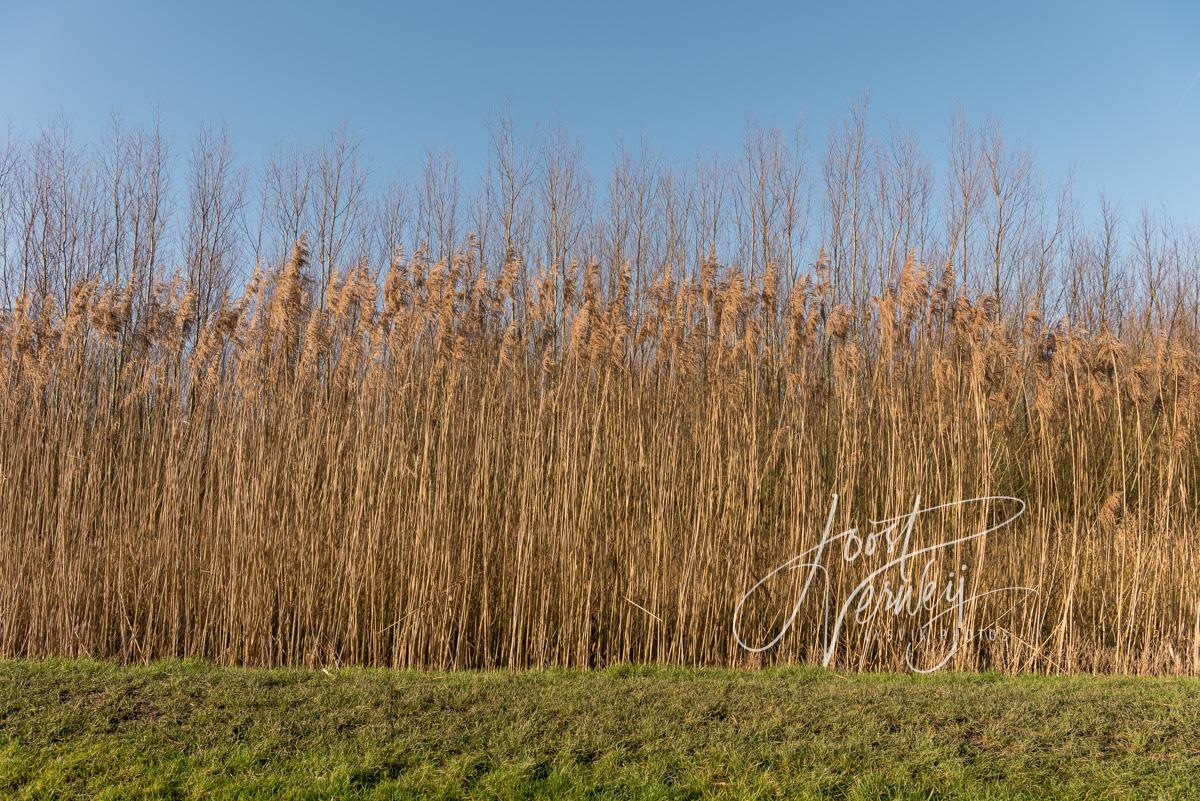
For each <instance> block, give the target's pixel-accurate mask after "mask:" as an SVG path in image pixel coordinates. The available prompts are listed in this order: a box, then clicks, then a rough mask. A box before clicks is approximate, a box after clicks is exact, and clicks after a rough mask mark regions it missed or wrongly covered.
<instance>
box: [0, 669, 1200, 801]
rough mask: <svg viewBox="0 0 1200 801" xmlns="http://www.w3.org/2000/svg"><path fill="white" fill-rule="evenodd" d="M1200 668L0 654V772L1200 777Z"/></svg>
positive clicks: (74, 792) (139, 782)
mask: <svg viewBox="0 0 1200 801" xmlns="http://www.w3.org/2000/svg"><path fill="white" fill-rule="evenodd" d="M1197 730H1200V681H1197V680H1194V679H1182V678H1150V677H1139V678H1121V677H1099V676H1069V677H1065V676H1063V677H1035V676H1015V677H1013V676H1000V675H997V674H986V673H985V674H955V673H948V674H938V675H933V676H924V677H918V676H912V675H904V674H882V673H880V674H870V673H866V674H856V675H849V676H847V675H840V674H836V673H832V672H826V671H821V670H816V669H810V668H787V669H784V668H780V669H771V670H764V671H729V670H686V669H678V668H652V667H636V668H634V667H627V666H620V667H615V668H609V669H605V670H600V671H562V670H551V671H533V672H449V673H438V672H417V671H387V670H379V669H362V668H354V669H337V670H329V671H325V670H310V669H292V668H287V669H272V670H262V669H249V668H224V667H215V666H211V665H208V664H205V663H200V662H190V661H189V662H161V663H153V664H151V665H149V666H137V667H123V666H117V665H115V664H111V663H101V662H90V661H44V662H37V661H12V662H3V663H0V795H3V797H5V798H19V799H63V798H102V799H133V798H206V799H209V798H216V799H220V798H239V799H254V798H287V799H388V798H443V799H459V798H464V799H468V798H469V799H485V798H504V799H508V798H555V799H573V798H579V799H583V798H614V799H618V798H619V799H674V798H681V799H682V798H727V799H735V798H736V799H743V798H745V799H750V798H799V799H817V798H836V799H883V798H887V799H892V798H900V799H924V800H927V799H1058V798H1061V799H1090V798H1096V799H1100V798H1112V799H1118V798H1129V799H1133V798H1137V799H1148V798H1196V797H1198V796H1200V744H1198V743H1197V742H1196V739H1195V736H1194V735H1195V732H1196V731H1197Z"/></svg>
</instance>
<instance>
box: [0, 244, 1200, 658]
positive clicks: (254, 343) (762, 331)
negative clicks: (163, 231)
mask: <svg viewBox="0 0 1200 801" xmlns="http://www.w3.org/2000/svg"><path fill="white" fill-rule="evenodd" d="M311 273H312V270H311V269H310V264H309V253H308V247H307V241H306V239H305V238H304V237H302V238H301V239H300V241H299V242H298V243H297V244H296V246H295V248H294V251H293V252H292V254H291V255H290V257H289V258H287V259H286V260H285V261H283V263H281V264H280V265H278V266H277V267H275V268H273V269H266V270H260V271H258V272H256V273H255V274H254V276H253V277H252V278H251V280H250V281H249V282H248V283H247V285H246V287H245V289H244V291H243V292H241V293H238V294H237V295H235V296H227V297H226V298H225V299H224V301H223V302H222V303H220V304H219V308H218V309H216V310H215V312H214V313H212V314H211V315H209V316H208V318H207V319H206V320H204V321H203V322H198V321H197V320H196V318H195V309H196V304H195V299H194V297H193V296H192V295H191V293H189V291H188V290H187V289H186V288H185V287H186V285H185V283H184V282H182V281H178V280H177V281H174V282H165V283H160V284H157V285H156V286H155V287H154V288H153V291H152V292H151V294H150V296H149V297H148V298H146V299H145V300H144V302H140V303H138V302H135V299H134V290H133V288H132V284H130V283H125V284H122V283H119V282H107V283H105V282H100V281H95V280H92V281H86V282H82V283H80V284H79V285H77V286H76V287H75V288H74V290H73V292H72V294H71V296H70V298H69V301H68V302H67V303H65V304H57V303H55V302H54V301H53V299H52V297H51V296H48V295H47V296H42V297H33V296H30V295H25V296H22V297H21V298H20V300H19V301H18V302H17V304H16V305H15V307H14V308H13V309H12V310H11V311H10V312H9V313H7V314H6V315H5V316H4V318H3V322H2V323H0V653H2V654H4V655H5V656H22V657H37V656H49V655H67V656H88V657H94V658H112V659H119V660H127V661H143V660H150V659H157V658H163V657H201V658H205V659H210V660H215V661H217V662H222V663H237V664H248V665H266V666H273V665H289V664H298V665H327V664H364V665H387V666H396V667H436V668H494V667H506V668H518V667H530V666H550V665H563V666H596V665H602V664H607V663H612V662H665V663H685V664H704V665H761V664H767V663H779V662H815V661H820V659H821V657H822V652H821V640H820V636H819V635H820V633H821V613H820V610H819V609H818V607H817V605H816V604H815V599H816V598H817V597H818V594H817V593H816V592H813V593H812V595H811V599H813V600H812V602H805V603H804V604H803V605H801V607H800V610H799V614H798V615H797V618H796V621H795V625H794V627H793V628H792V629H791V630H790V631H789V632H788V633H787V635H786V636H784V637H783V638H782V639H781V640H780V641H779V643H778V644H777V645H776V646H775V647H774V648H772V649H769V650H766V651H763V652H761V653H751V652H749V651H747V650H746V649H744V648H742V647H741V646H740V645H739V644H738V642H737V640H736V638H735V637H734V636H733V629H732V620H733V617H734V613H735V607H736V605H737V603H738V601H739V599H740V598H741V597H742V596H743V594H744V593H745V592H746V590H748V589H749V588H750V587H751V586H752V585H753V584H754V583H755V582H756V581H757V580H758V579H760V578H762V577H763V576H765V575H767V574H768V573H769V572H770V571H771V570H772V569H773V568H774V567H776V566H778V565H780V564H782V563H784V562H785V561H786V560H788V559H789V558H791V557H792V556H794V555H796V554H798V553H801V552H802V551H803V550H804V549H806V548H809V547H810V546H812V545H813V544H815V542H816V541H817V539H818V538H819V536H820V533H821V530H822V527H823V525H824V523H825V519H826V515H827V514H828V509H829V507H830V500H831V494H832V493H835V492H836V493H838V495H839V497H840V502H839V505H838V508H837V511H836V513H835V514H834V520H833V523H834V525H835V528H837V529H838V530H840V529H841V528H844V527H849V526H853V525H858V524H859V523H861V522H862V521H864V520H867V519H870V518H872V517H874V518H881V517H884V516H887V515H899V514H903V513H904V512H905V511H907V510H908V508H909V506H910V505H911V504H912V502H913V498H914V497H915V496H917V495H920V496H921V497H922V498H923V499H925V500H926V502H927V503H944V502H948V501H952V500H955V499H965V498H972V497H980V496H989V495H1003V496H1015V497H1018V498H1021V499H1023V500H1024V501H1025V502H1026V503H1027V507H1028V508H1027V511H1026V513H1025V514H1024V515H1022V516H1021V517H1020V518H1018V519H1017V520H1016V521H1014V522H1012V523H1011V524H1009V525H1008V526H1006V527H1005V528H1004V529H1002V530H998V531H996V532H993V533H991V534H989V535H987V536H986V537H983V538H981V539H978V540H974V541H972V542H971V543H969V545H964V546H962V547H961V548H960V549H958V550H957V551H956V552H954V553H947V554H944V558H943V559H942V560H941V561H940V562H939V565H940V567H941V568H949V569H955V568H954V565H955V564H957V563H959V562H963V563H968V562H969V563H970V567H971V570H973V571H974V572H973V574H972V576H973V578H972V581H973V582H975V583H976V585H977V586H978V587H980V588H983V589H987V588H998V587H1009V586H1025V587H1031V588H1035V589H1036V590H1037V594H1036V595H1028V596H1026V597H1024V599H1023V600H1022V601H1021V602H1020V603H1019V604H1016V605H1015V606H1014V605H1013V604H1012V603H1005V604H1000V603H999V602H997V603H996V604H989V602H980V603H978V604H972V605H971V606H970V607H969V609H968V615H969V617H968V619H967V620H966V621H965V623H966V625H968V626H976V625H978V626H983V625H990V624H995V625H997V626H1001V627H1002V628H1003V631H1004V633H1005V635H1006V636H1005V637H1004V638H1003V640H999V639H997V640H992V639H990V638H988V637H978V638H975V639H972V640H970V641H968V642H965V643H963V644H962V645H961V647H960V648H958V649H957V651H956V652H955V653H954V655H953V657H952V659H951V660H950V662H949V663H948V664H949V665H950V666H952V667H957V668H967V669H970V668H992V669H999V670H1013V671H1018V670H1020V671H1028V670H1032V671H1047V672H1060V671H1061V672H1071V671H1121V672H1134V673H1196V672H1198V671H1200V580H1198V579H1197V576H1198V575H1200V571H1198V570H1197V567H1198V565H1197V531H1196V524H1197V512H1196V506H1195V502H1194V492H1193V489H1194V487H1195V482H1196V470H1197V467H1198V461H1197V451H1196V443H1195V428H1196V422H1197V416H1198V414H1200V365H1198V361H1197V349H1196V346H1195V338H1194V336H1192V334H1191V333H1190V331H1189V329H1187V328H1186V327H1184V326H1182V325H1175V326H1173V327H1172V328H1171V329H1170V330H1155V329H1153V328H1151V327H1149V326H1141V327H1139V326H1133V325H1128V326H1124V328H1123V330H1122V331H1121V334H1120V335H1119V336H1118V335H1117V334H1115V333H1113V332H1112V331H1110V330H1107V329H1099V330H1098V331H1096V332H1092V333H1089V332H1086V331H1083V330H1082V329H1081V328H1080V327H1078V326H1075V325H1072V324H1071V323H1070V321H1067V320H1056V321H1054V322H1047V321H1044V320H1043V319H1041V314H1040V312H1039V310H1038V309H1037V308H1036V307H1031V308H1030V309H1013V310H1011V311H1006V312H1005V311H1001V309H1000V307H999V304H998V303H997V301H996V298H995V297H993V296H991V295H986V294H972V293H969V292H968V291H967V290H966V289H965V288H964V287H961V286H957V285H956V283H955V280H954V270H953V266H952V265H945V266H944V269H943V268H942V267H939V268H937V269H929V268H927V267H926V266H925V265H922V264H921V263H919V262H918V261H917V259H916V258H915V257H910V258H909V259H908V260H907V261H906V262H905V264H904V267H903V269H902V271H901V272H900V274H899V276H897V278H896V280H895V281H894V282H892V283H891V284H889V285H888V286H886V287H884V288H883V289H882V290H881V291H880V292H879V294H878V295H877V296H875V297H874V298H872V299H871V300H870V302H869V304H861V305H859V306H854V305H852V304H850V303H839V302H836V301H835V298H834V295H833V293H832V292H831V288H830V282H831V279H830V272H829V269H828V264H827V262H825V261H824V260H823V259H822V260H818V262H817V264H816V265H814V266H813V267H812V268H811V269H809V270H804V271H801V272H800V273H799V274H798V275H796V276H786V275H781V274H780V271H779V270H778V269H777V268H776V267H775V265H774V264H767V265H766V267H765V269H763V270H759V271H755V273H754V274H749V273H746V272H743V271H741V270H739V269H737V268H736V267H731V266H729V265H718V264H717V263H716V261H715V260H712V259H703V260H701V261H700V262H699V263H697V264H695V265H693V266H691V267H690V268H688V269H684V270H672V269H666V268H664V269H662V270H660V271H659V274H657V275H655V276H653V280H652V281H649V282H648V284H647V286H648V291H646V292H644V293H638V294H639V297H635V296H634V293H633V292H632V290H631V276H630V272H629V269H628V266H627V265H622V264H618V265H600V264H597V263H587V264H572V265H570V266H569V268H568V269H565V270H561V271H553V272H551V271H548V270H540V269H531V268H528V267H526V265H524V264H523V263H521V262H520V260H519V259H517V258H516V257H515V256H511V255H510V257H509V258H508V259H507V260H506V261H505V262H504V263H503V264H495V265H488V264H486V263H485V260H484V259H483V257H482V255H481V253H480V252H479V248H478V247H477V246H476V245H475V243H474V241H473V240H470V239H468V240H467V241H466V242H464V243H463V244H461V245H460V246H459V247H458V248H457V249H456V250H455V252H454V255H453V256H452V258H449V259H446V260H441V261H435V260H433V259H429V258H427V257H426V256H425V254H424V253H423V252H421V251H418V252H416V253H415V254H413V255H411V257H409V256H406V255H404V254H403V253H397V254H396V256H395V258H394V259H393V260H392V262H391V264H390V265H387V266H385V267H384V268H383V269H380V270H378V271H376V270H374V269H372V267H371V266H369V265H368V264H366V263H362V264H359V265H355V266H352V267H350V268H348V269H344V270H341V271H337V272H335V273H334V274H333V276H332V277H331V279H330V280H329V282H328V284H327V285H326V286H325V287H323V289H324V291H323V292H322V291H321V289H322V287H318V286H317V285H316V282H315V281H314V280H313V279H312V277H311ZM322 298H323V299H324V300H323V301H322ZM60 305H61V308H60ZM981 514H982V517H981V516H980V515H979V514H976V513H974V512H968V511H962V510H959V511H957V512H952V513H948V514H946V515H943V516H941V517H940V518H939V520H938V522H937V526H939V527H940V528H937V530H938V531H943V532H945V531H952V530H953V531H959V530H967V529H970V528H972V527H977V526H978V524H979V521H980V520H981V519H984V518H987V519H992V518H990V517H988V515H992V514H993V512H992V511H987V512H985V513H981ZM956 527H957V528H956ZM931 536H934V535H931ZM936 536H941V535H936ZM943 538H944V537H943ZM943 562H944V564H943ZM862 576H863V573H862V569H861V567H860V566H858V565H853V564H835V563H834V562H830V563H829V573H828V581H829V585H830V589H831V592H832V594H833V595H834V596H835V597H840V596H845V594H846V593H847V592H848V591H849V589H850V588H851V587H853V586H854V585H855V584H856V583H857V582H858V581H859V580H860V579H861V578H862ZM795 593H796V586H795V581H794V580H792V579H788V578H786V576H785V580H784V581H782V583H781V585H780V586H778V587H775V588H774V590H773V594H771V595H764V594H759V595H756V596H755V597H754V602H753V603H748V604H747V606H746V607H745V609H744V618H743V630H744V631H746V632H751V633H757V634H759V635H761V634H763V633H764V632H765V633H767V634H769V633H770V632H771V631H776V630H778V628H779V625H780V623H781V621H782V620H783V619H784V617H786V615H787V614H788V611H789V609H790V608H791V606H792V602H793V600H794V599H795V598H796V597H797V596H796V595H795ZM1010 600H1012V599H1010ZM905 628H906V619H905V618H903V617H883V618H880V619H878V620H876V621H874V622H873V623H872V624H870V625H858V626H855V625H851V626H848V627H847V628H846V630H845V631H844V632H843V634H842V637H841V641H840V644H839V646H838V648H837V651H836V653H835V655H834V657H833V660H832V664H833V665H835V666H837V667H840V668H847V669H894V668H900V667H903V666H904V659H905V646H904V643H905V637H906V636H907V635H905V633H904V629H905ZM891 635H894V637H892V636H891ZM747 636H750V635H747ZM759 639H760V640H761V639H762V637H761V636H760V637H759ZM921 647H924V646H921ZM931 647H932V646H931Z"/></svg>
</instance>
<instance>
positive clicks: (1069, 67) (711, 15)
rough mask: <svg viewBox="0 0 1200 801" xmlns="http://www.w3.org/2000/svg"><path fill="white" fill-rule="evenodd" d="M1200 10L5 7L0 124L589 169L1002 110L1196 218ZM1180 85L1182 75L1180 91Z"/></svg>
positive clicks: (940, 126) (1055, 171)
mask: <svg viewBox="0 0 1200 801" xmlns="http://www.w3.org/2000/svg"><path fill="white" fill-rule="evenodd" d="M1198 76H1200V3H1196V2H1194V0H1193V2H1182V1H1179V2H1149V3H1133V2H1130V3H1119V2H1113V1H1112V0H1093V2H1086V3H1084V2H1079V3H1075V2H1072V3H1067V2H1063V3H1053V4H1051V3H1047V4H1041V3H1027V2H1016V3H1013V2H1010V3H1001V2H989V3H974V2H967V0H957V1H956V2H943V3H918V2H890V3H854V4H839V3H836V2H821V3H803V2H791V3H784V2H780V3H733V2H726V3H719V4H717V3H704V2H698V1H697V0H693V1H692V2H678V3H668V2H660V3H653V2H645V3H636V2H589V3H574V2H524V3H513V2H463V3H437V2H429V3H401V2H396V3H383V2H380V3H366V2H348V3H333V2H327V3H315V2H299V1H298V2H288V3H283V2H262V3H250V2H245V3H241V2H228V0H205V1H204V2H173V1H166V0H159V1H158V2H150V1H149V0H137V1H136V2H134V1H132V0H106V2H98V1H97V0H92V1H91V2H81V1H79V0H71V1H70V2H66V1H65V0H60V1H56V0H0V117H4V116H7V117H9V118H10V119H11V120H12V122H13V124H14V128H15V129H16V131H17V132H18V133H32V132H34V131H35V130H36V128H37V126H38V125H39V124H40V123H42V122H44V121H46V120H48V119H50V118H51V117H53V116H54V115H56V114H58V113H59V112H61V113H63V114H65V115H66V117H67V118H68V119H69V120H70V121H71V122H72V124H73V125H74V127H75V129H76V131H77V132H78V133H79V134H80V135H81V136H84V137H90V136H93V135H94V134H95V133H96V132H97V131H98V130H99V129H100V128H101V127H103V126H104V125H105V124H106V122H107V119H108V116H109V114H110V112H111V111H112V110H114V109H120V110H122V111H123V112H124V114H125V116H126V117H127V118H128V119H130V120H133V121H137V120H140V119H144V118H147V117H148V116H149V113H150V111H151V109H152V108H153V107H154V106H155V105H156V104H157V106H158V107H159V108H160V109H161V112H162V115H163V118H164V119H165V121H166V124H167V127H168V130H169V131H170V132H171V133H172V135H173V139H174V141H175V143H176V145H177V146H180V145H186V143H187V140H188V139H189V138H190V136H191V135H192V134H193V133H194V131H195V129H196V126H197V125H198V123H200V122H201V121H202V120H207V121H215V122H224V123H227V124H228V126H229V130H230V133H231V136H232V138H233V140H234V143H235V145H236V146H237V147H238V148H239V151H240V153H242V154H243V155H244V156H245V157H247V158H249V159H257V158H258V157H259V156H261V155H262V154H263V153H264V152H265V150H266V149H267V148H268V147H269V146H270V145H271V144H272V143H274V142H276V141H289V140H295V139H303V140H310V141H315V140H317V139H319V138H320V137H321V136H322V135H323V134H324V133H325V132H326V131H328V129H330V128H331V127H333V126H334V125H336V124H337V123H339V122H341V121H343V120H345V121H347V122H349V124H350V125H351V127H352V128H353V129H356V130H357V131H358V133H359V134H360V135H361V136H362V138H363V140H364V150H365V152H366V153H368V154H370V155H371V156H372V162H373V165H374V167H375V168H376V169H383V170H386V171H388V172H390V171H391V168H392V167H394V166H403V165H410V164H416V162H417V161H418V158H419V156H420V154H421V153H422V152H423V150H424V148H425V147H427V146H447V145H448V146H451V147H452V148H453V149H454V151H455V153H456V154H457V155H458V156H459V158H460V159H461V161H462V165H463V172H464V177H466V178H469V177H471V176H472V175H473V174H475V173H476V172H477V170H478V168H479V167H480V166H482V163H483V157H484V150H485V147H486V144H487V131H486V128H485V123H486V120H487V116H488V113H489V111H490V110H493V109H495V108H497V107H499V106H501V105H502V104H503V103H504V102H505V99H506V98H511V102H512V109H513V114H514V117H515V119H516V121H517V123H518V126H519V127H520V126H525V127H530V126H532V125H534V124H537V123H545V122H559V123H561V124H563V125H564V126H565V127H566V128H567V129H568V130H570V131H571V132H572V133H574V134H576V135H577V136H579V137H581V138H582V140H583V142H584V145H585V152H586V155H587V158H588V160H589V163H590V164H591V165H592V166H593V168H594V169H597V170H602V169H605V168H606V166H607V164H608V161H609V158H610V155H611V153H612V150H613V148H614V145H615V144H616V142H617V139H618V137H619V136H622V135H623V136H625V137H626V138H627V139H633V140H636V139H637V137H638V136H639V135H640V134H643V133H644V134H645V135H646V137H647V139H648V141H649V142H650V143H651V144H652V145H653V146H655V147H657V148H659V149H661V150H662V151H663V152H665V153H666V154H668V155H670V156H678V157H681V158H690V156H691V155H692V154H693V153H694V152H695V151H696V148H697V147H699V146H705V147H708V146H713V145H716V146H721V147H725V148H730V147H732V146H733V145H735V144H736V142H737V140H738V136H739V133H740V131H741V129H742V127H743V125H744V123H745V121H746V119H747V117H748V116H753V117H756V118H757V119H759V120H761V121H763V122H767V123H778V124H782V125H790V124H792V123H794V122H795V121H796V120H797V119H799V118H800V117H803V118H804V119H805V121H806V126H807V130H808V133H809V136H810V139H811V140H813V144H814V149H815V150H817V151H818V152H819V151H820V150H821V149H822V148H823V140H824V137H825V134H826V131H827V128H828V125H829V123H830V121H831V120H832V119H834V118H835V117H836V116H837V115H838V114H840V113H841V112H842V111H843V110H844V109H845V108H846V106H847V104H848V103H849V101H850V100H851V99H852V98H854V97H856V96H858V95H861V94H862V93H863V92H865V91H869V92H870V94H871V98H872V102H871V111H872V120H873V121H874V122H875V123H877V129H880V130H881V129H882V128H883V126H884V124H886V122H887V121H888V120H889V119H893V118H894V119H895V120H897V121H898V122H900V123H901V124H903V125H905V126H907V127H909V128H911V129H913V130H915V131H916V132H917V133H918V134H919V135H920V137H921V138H922V140H923V142H924V144H925V147H926V150H927V152H928V153H929V155H930V156H931V157H932V158H933V160H934V162H935V163H939V162H940V160H941V158H942V153H943V147H944V144H943V143H944V136H945V130H946V123H947V120H948V118H949V116H950V115H951V113H952V112H953V111H954V109H955V108H956V107H957V106H958V104H960V103H961V104H962V106H963V107H964V109H965V110H966V112H967V115H968V117H970V118H973V119H975V120H979V119H981V118H982V117H984V116H986V115H993V116H996V117H998V118H1000V119H1002V120H1003V121H1004V123H1005V126H1006V131H1007V133H1008V135H1009V136H1010V138H1012V139H1014V140H1017V141H1027V142H1029V143H1030V144H1032V145H1033V146H1034V148H1035V150H1036V152H1037V155H1038V163H1039V166H1040V168H1041V171H1042V172H1043V173H1044V174H1045V175H1046V176H1047V177H1050V178H1054V177H1057V176H1061V175H1062V174H1063V172H1064V171H1065V170H1066V168H1067V167H1068V166H1069V165H1071V164H1074V165H1075V168H1076V187H1077V189H1078V190H1079V192H1080V193H1081V194H1082V195H1094V194H1095V193H1096V192H1097V191H1098V190H1100V189H1104V190H1106V191H1107V192H1108V193H1109V194H1110V195H1111V196H1112V197H1113V199H1115V200H1118V201H1119V202H1121V204H1122V205H1123V207H1125V208H1126V209H1127V210H1128V209H1131V208H1136V206H1137V205H1138V204H1140V203H1141V202H1149V203H1151V204H1154V205H1159V204H1162V205H1163V206H1165V207H1166V208H1167V209H1168V210H1170V211H1172V212H1174V213H1175V214H1177V215H1179V216H1186V217H1190V218H1193V219H1195V218H1200V183H1198V180H1197V179H1198V178H1200V150H1198V147H1197V146H1198V145H1200V136H1198V134H1200V85H1196V84H1198V83H1200V81H1197V80H1196V79H1197V77H1198ZM1189 89H1190V91H1189Z"/></svg>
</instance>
